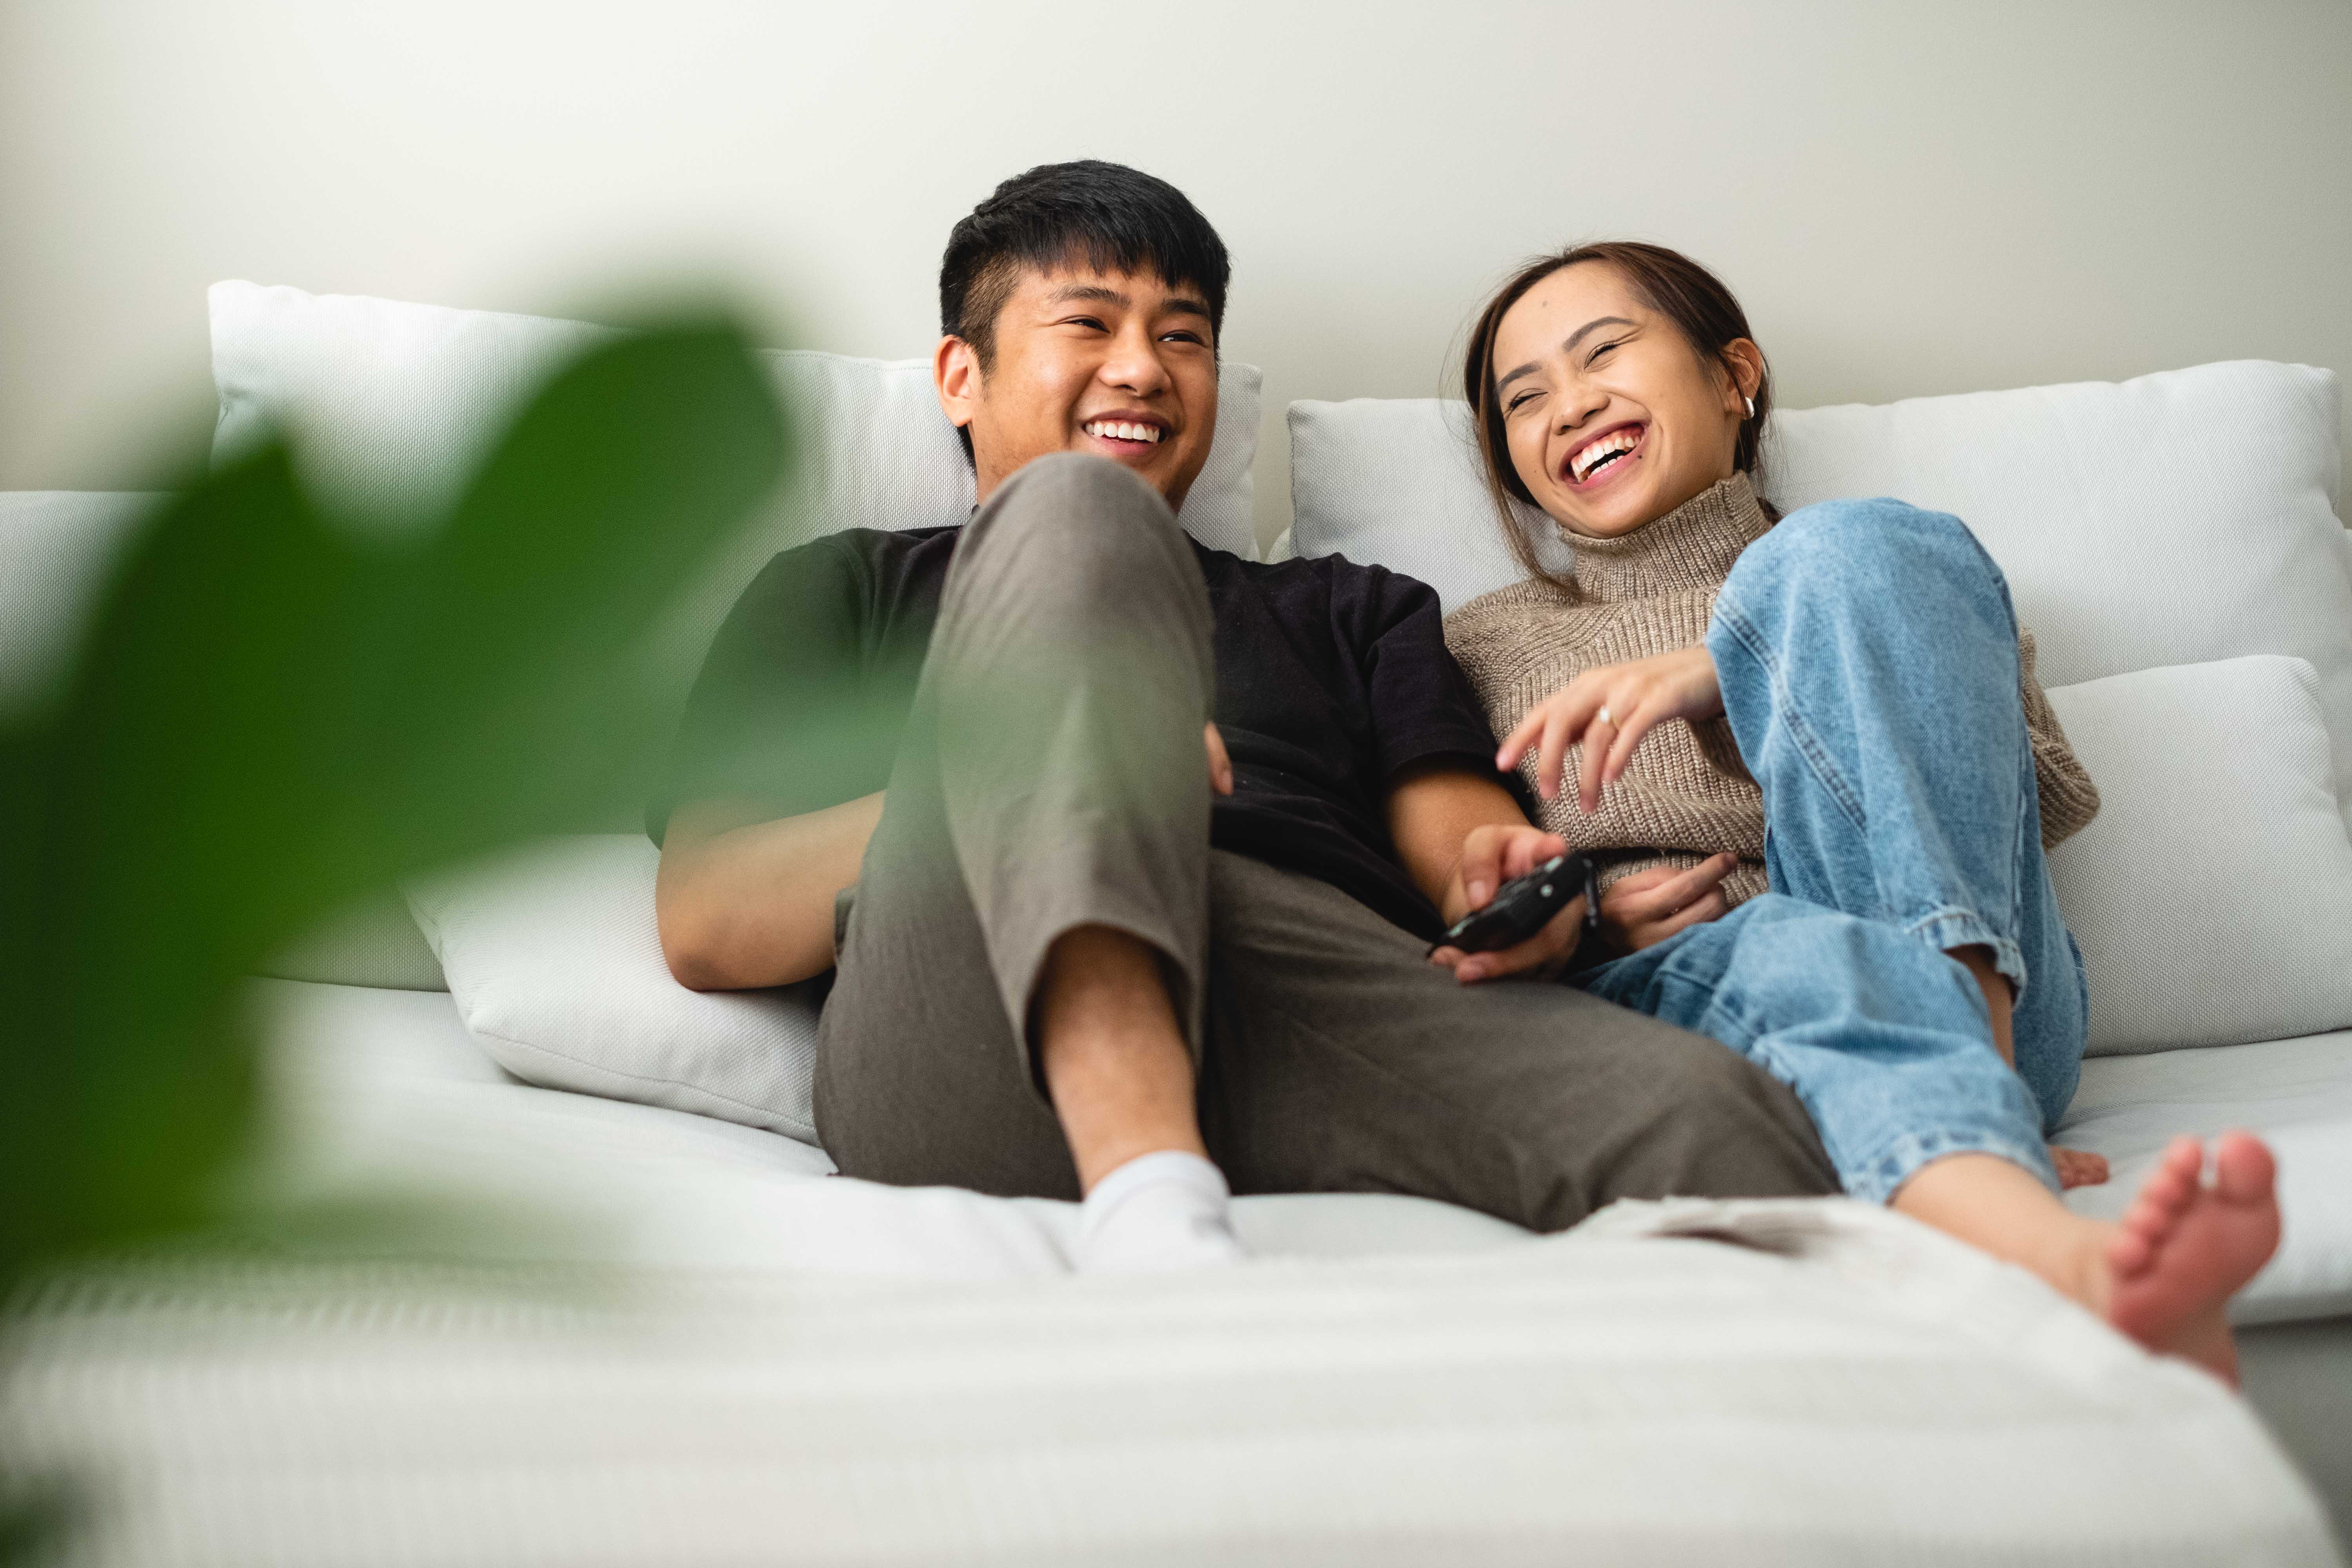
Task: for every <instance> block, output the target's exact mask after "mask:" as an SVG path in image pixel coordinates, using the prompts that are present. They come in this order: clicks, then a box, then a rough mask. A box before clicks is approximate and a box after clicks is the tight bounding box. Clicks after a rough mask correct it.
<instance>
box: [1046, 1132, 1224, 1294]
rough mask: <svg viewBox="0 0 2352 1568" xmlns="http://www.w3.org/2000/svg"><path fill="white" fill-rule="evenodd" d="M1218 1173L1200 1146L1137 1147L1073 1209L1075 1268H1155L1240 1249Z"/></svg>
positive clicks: (1196, 1262) (1216, 1258)
mask: <svg viewBox="0 0 2352 1568" xmlns="http://www.w3.org/2000/svg"><path fill="white" fill-rule="evenodd" d="M1245 1256H1246V1254H1244V1252H1243V1251H1242V1244H1241V1242H1240V1241H1239V1240H1238V1239H1236V1238H1235V1237H1234V1221H1233V1193H1232V1189H1230V1188H1229V1187H1227V1186H1226V1185H1225V1175H1224V1173H1223V1172H1222V1171H1220V1170H1218V1169H1217V1168H1216V1166H1214V1165H1213V1164H1211V1163H1209V1162H1208V1161H1206V1160H1203V1159H1202V1158H1201V1156H1199V1155H1198V1154H1186V1153H1182V1152H1179V1151H1177V1150H1173V1149H1165V1150H1162V1151H1160V1152H1159V1153H1156V1154H1141V1155H1138V1156H1137V1157H1136V1158H1134V1159H1132V1160H1129V1162H1128V1163H1126V1164H1124V1165H1121V1166H1119V1167H1118V1169H1117V1170H1115V1171H1113V1172H1111V1173H1110V1174H1108V1175H1107V1176H1105V1177H1104V1178H1103V1179H1102V1180H1101V1181H1099V1182H1097V1183H1096V1184H1095V1186H1094V1191H1092V1192H1090V1193H1088V1194H1087V1201H1086V1203H1085V1205H1083V1207H1082V1209H1081V1211H1080V1213H1079V1215H1078V1246H1077V1258H1076V1263H1077V1268H1078V1272H1079V1273H1081V1274H1158V1273H1165V1272H1169V1271H1172V1270H1175V1269H1180V1268H1213V1267H1215V1266H1217V1265H1219V1264H1223V1263H1238V1262H1240V1261H1241V1260H1242V1258H1244V1257H1245Z"/></svg>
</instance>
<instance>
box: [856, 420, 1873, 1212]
mask: <svg viewBox="0 0 2352 1568" xmlns="http://www.w3.org/2000/svg"><path fill="white" fill-rule="evenodd" d="M1210 637H1211V627H1210V614H1209V602H1208V595H1207V591H1206V589H1205V588H1204V587H1203V585H1202V580H1201V574H1200V568H1199V565H1198V563H1197V562H1196V560H1195V559H1194V557H1193V554H1192V549H1191V547H1190V545H1189V544H1188V543H1187V542H1186V541H1185V539H1184V536H1183V533H1182V532H1181V530H1180V529H1179V528H1178V526H1177V523H1176V519H1175V517H1174V514H1173V513H1171V511H1170V510H1169V508H1168V506H1167V504H1166V503H1165V502H1164V501H1163V500H1161V499H1160V496H1159V495H1158V494H1157V493H1156V492H1155V491H1153V490H1152V489H1150V488H1149V487H1148V486H1146V485H1145V484H1144V483H1142V482H1141V481H1140V480H1139V479H1136V478H1135V476H1133V475H1132V474H1129V473H1128V472H1127V471H1126V470H1124V469H1122V468H1118V467H1117V466H1116V465H1114V464H1111V463H1109V462H1107V461H1104V460H1102V459H1099V458H1086V457H1077V456H1062V457H1055V458H1045V459H1041V460H1040V461H1037V462H1034V463H1032V464H1030V465H1029V466H1028V467H1027V468H1024V469H1023V470H1022V471H1021V472H1020V473H1019V474H1017V475H1016V476H1014V477H1013V479H1011V480H1009V481H1007V482H1006V483H1005V484H1004V485H1003V487H1002V488H1001V489H999V490H998V492H997V493H996V494H995V495H994V496H993V497H992V498H991V500H990V501H989V504H988V505H987V506H986V507H984V508H982V510H981V511H980V513H979V515H978V516H977V517H976V518H975V519H974V520H973V521H972V522H971V524H970V525H969V526H967V527H966V529H965V530H964V532H963V535H962V537H961V540H960V541H959V542H958V544H957V547H956V552H955V557H954V560H953V562H952V563H951V564H950V567H949V569H948V575H947V582H946V584H945V587H944V590H943V594H942V597H941V601H940V613H939V619H938V622H937V624H936V626H935V628H934V630H933V632H932V636H931V643H930V648H929V655H928V657H927V659H926V662H925V664H924V667H923V671H922V676H921V679H920V682H919V688H918V691H917V696H916V699H915V705H914V710H913V712H912V713H911V715H910V716H909V718H908V724H907V728H906V731H905V735H904V739H903V741H902V742H901V744H900V749H899V752H898V761H897V763H896V766H895V768H894V771H893V772H892V773H891V775H890V782H889V785H888V790H887V795H886V797H885V803H884V807H883V813H882V820H881V824H880V826H878V827H877V829H876V831H875V834H874V837H873V839H872V841H871V842H870V843H869V844H868V846H867V847H866V858H865V862H864V864H863V866H862V868H861V869H860V872H859V877H858V881H857V884H856V887H855V888H854V889H851V890H850V891H849V892H846V893H845V894H844V895H843V897H842V900H841V902H840V905H839V909H838V911H837V919H836V922H835V948H836V951H837V953H838V967H837V972H836V978H835V985H834V989H833V993H832V995H831V997H830V998H829V999H828V1001H827V1002H826V1004H825V1008H824V1018H823V1023H822V1026H821V1031H820V1047H819V1052H818V1057H817V1068H816V1119H817V1130H818V1132H819V1134H820V1136H821V1137H822V1138H823V1140H824V1146H825V1149H826V1150H827V1152H830V1153H831V1154H832V1156H833V1158H834V1161H835V1163H836V1164H837V1165H838V1166H839V1167H840V1169H841V1171H842V1172H843V1173H844V1174H846V1175H851V1176H863V1177H867V1178H870V1179H873V1180H876V1181H882V1182H891V1183H897V1184H904V1185H925V1184H951V1185H955V1186H962V1187H972V1188H977V1189H978V1190H980V1191H982V1192H985V1193H996V1194H1005V1195H1009V1196H1034V1197H1054V1198H1075V1197H1076V1196H1077V1195H1078V1184H1077V1175H1076V1169H1075V1167H1074V1166H1073V1164H1072V1163H1071V1158H1070V1152H1069V1146H1068V1144H1067V1143H1066V1142H1065V1141H1064V1138H1063V1135H1062V1131H1061V1127H1060V1124H1059V1123H1058V1122H1057V1121H1055V1115H1054V1111H1053V1108H1052V1106H1051V1105H1050V1104H1049V1103H1048V1102H1047V1100H1046V1099H1045V1093H1044V1091H1043V1089H1042V1088H1041V1087H1040V1079H1039V1078H1038V1075H1037V1073H1036V1071H1035V1068H1034V1061H1033V1060H1032V1056H1031V1052H1032V1047H1033V1045H1034V1041H1033V1040H1032V1038H1031V1034H1030V1029H1029V1015H1030V1006H1031V1002H1032V996H1031V992H1032V988H1033V986H1034V982H1035V980H1036V976H1037V974H1038V972H1039V969H1040V967H1041V965H1042V963H1043V961H1044V959H1045V952H1046V950H1047V949H1048V948H1049V947H1051V946H1052V944H1053V942H1055V939H1056V938H1058V937H1059V936H1061V935H1062V934H1063V933H1064V932H1066V931H1071V930H1073V929H1075V928H1076V927H1079V926H1085V925H1103V926H1110V927H1116V928H1118V929H1119V930H1122V931H1128V932H1130V933H1131V934H1133V935H1135V936H1137V937H1139V938H1140V939H1141V940H1142V941H1144V942H1147V943H1149V944H1150V946H1151V947H1152V948H1153V949H1155V950H1156V951H1157V952H1159V954H1160V959H1161V963H1162V965H1163V967H1164V970H1165V972H1166V974H1167V977H1168V982H1169V988H1170V994H1171V997H1172V998H1173V999H1174V1000H1175V1003H1176V1007H1177V1013H1178V1016H1179V1017H1180V1018H1181V1021H1182V1024H1183V1026H1184V1028H1185V1031H1186V1034H1187V1037H1188V1039H1189V1041H1190V1044H1191V1046H1192V1052H1193V1060H1194V1063H1195V1066H1196V1068H1197V1070H1198V1083H1199V1102H1200V1112H1201V1130H1202V1136H1203V1137H1204V1139H1205V1140H1206V1142H1207V1144H1208V1149H1209V1153H1210V1156H1211V1157H1212V1158H1213V1159H1214V1160H1215V1161H1216V1163H1218V1165H1219V1166H1220V1167H1222V1168H1223V1171H1224V1173H1225V1176H1226V1179H1227V1180H1228V1181H1229V1182H1230V1183H1231V1184H1232V1185H1233V1187H1234V1191H1235V1192H1237V1193H1267V1192H1380V1193H1406V1194H1414V1195H1417V1196H1421V1197H1430V1198H1440V1199H1444V1200H1445V1201H1447V1202H1450V1203H1455V1204H1461V1205H1466V1206H1468V1207H1470V1208H1475V1209H1479V1210H1482V1211H1484V1212H1486V1213H1487V1214H1491V1215H1497V1216H1499V1217H1501V1218H1503V1219H1507V1220H1512V1221H1515V1222H1517V1223H1518V1224H1520V1225H1524V1226H1530V1227H1532V1228H1534V1229H1537V1230H1540V1231H1553V1230H1560V1229H1564V1228H1566V1227H1567V1226H1570V1225H1573V1224H1575V1223H1576V1222H1577V1221H1578V1220H1579V1219H1581V1218H1582V1217H1583V1216H1584V1215H1587V1214H1590V1213H1591V1211H1592V1210H1594V1209H1596V1208H1598V1207H1600V1206H1601V1205H1605V1204H1607V1203H1610V1202H1611V1201H1612V1200H1614V1199H1617V1198H1621V1197H1660V1196H1664V1195H1666V1194H1677V1193H1681V1194H1706V1195H1713V1196H1735V1195H1785V1194H1821V1193H1830V1192H1834V1191H1836V1190H1837V1189H1836V1179H1835V1177H1834V1175H1833V1174H1832V1171H1831V1167H1830V1164H1829V1161H1828V1158H1827V1157H1826V1155H1825V1154H1824V1153H1823V1152H1822V1146H1821V1141H1820V1139H1819V1138H1818V1136H1817V1135H1816V1134H1815V1133H1814V1131H1813V1128H1812V1124H1811V1121H1809V1120H1808V1119H1807V1118H1806V1115H1805V1112H1804V1110H1803V1108H1802V1107H1801V1105H1800V1104H1799V1103H1798V1101H1797V1100H1796V1097H1795V1096H1794V1095H1792V1094H1791V1093H1790V1091H1789V1090H1788V1089H1786V1088H1784V1087H1783V1086H1782V1085H1780V1083H1779V1082H1777V1081H1776V1080H1774V1079H1771V1078H1770V1077H1769V1076H1768V1075H1767V1074H1765V1073H1764V1072H1762V1071H1761V1070H1759V1068H1755V1067H1753V1066H1751V1065H1750V1064H1749V1063H1748V1061H1746V1060H1745V1059H1744V1058H1741V1057H1740V1056H1739V1055H1738V1054H1737V1053H1736V1052H1734V1051H1732V1050H1730V1049H1729V1048H1728V1047H1724V1046H1722V1045H1718V1044H1717V1043H1716V1042H1715V1041H1713V1040H1710V1039H1706V1038H1705V1037H1701V1036H1697V1035H1693V1034H1688V1033H1685V1032H1684V1031H1682V1030H1679V1029H1676V1028H1674V1027H1671V1026H1667V1025H1664V1024H1660V1023H1657V1022H1655V1021H1654V1020H1652V1019H1650V1018H1647V1017H1644V1016H1642V1015H1640V1014H1638V1013H1634V1012H1633V1011H1631V1010H1629V1009H1626V1008H1623V1007H1620V1006H1617V1005H1613V1004H1611V1003H1607V1002H1602V1001H1600V1000H1597V999H1595V998H1593V997H1590V996H1587V995H1585V994H1583V993H1581V992H1580V991H1576V990H1574V989H1572V988H1570V987H1569V986H1566V985H1559V984H1543V983H1540V982H1532V981H1502V982H1488V983H1486V984H1479V985H1468V986H1465V985H1463V984H1459V983H1457V982H1456V981H1455V980H1454V978H1453V976H1452V975H1450V974H1448V973H1445V972H1444V970H1442V969H1438V968H1435V967H1433V966H1432V965H1431V964H1430V963H1428V961H1427V958H1426V956H1425V944H1424V943H1423V942H1420V941H1419V940H1417V939H1415V938H1414V937H1413V936H1412V935H1411V934H1410V933H1408V932H1406V931H1402V930H1400V929H1398V928H1397V927H1396V926H1394V925H1391V924H1390V923H1389V922H1388V921H1386V920H1383V919H1382V918H1381V916H1379V915H1377V914H1374V913H1373V912H1372V911H1371V910H1370V909H1368V908H1366V907H1365V906H1364V905H1362V904H1360V903H1359V902H1357V901H1356V900H1354V899H1352V898H1350V897H1349V896H1348V895H1347V894H1345V893H1343V892H1341V891H1339V889H1336V888H1333V887H1331V886H1329V885H1328V884H1327V883H1325V882H1322V881H1320V880H1318V879H1315V878H1313V877H1309V876H1306V875H1304V874H1301V873H1298V872H1294V871H1287V870H1283V869H1280V868H1276V867H1273V866H1269V865H1266V864H1265V863H1263V862H1260V861H1257V860H1255V859H1251V858H1246V857H1244V856H1240V855H1235V854H1231V853H1228V852H1226V851H1223V850H1218V849H1212V848H1211V847H1209V812H1210V800H1211V786H1210V783H1209V775H1208V763H1207V759H1206V754H1205V752H1204V750H1203V746H1202V726H1203V725H1204V724H1205V723H1206V722H1207V721H1208V720H1209V718H1210V714H1211V709H1212V706H1213V699H1214V695H1215V691H1216V671H1215V665H1214V658H1213V651H1212V646H1211V640H1210Z"/></svg>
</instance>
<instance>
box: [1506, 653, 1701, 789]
mask: <svg viewBox="0 0 2352 1568" xmlns="http://www.w3.org/2000/svg"><path fill="white" fill-rule="evenodd" d="M1722 711H1723V687H1722V684H1721V683H1720V682H1719V681H1717V679H1716V675H1715V659H1714V658H1713V657H1712V656H1711V655H1709V654H1708V653H1707V651H1706V648H1705V647H1685V648H1677V649H1676V650H1675V651H1674V652H1673V653H1662V654H1659V655H1657V656H1655V657H1654V658H1637V659H1635V660H1633V662H1632V663H1631V664H1612V665H1608V666H1605V667H1603V668H1600V669H1588V670H1586V671H1585V672H1584V673H1583V674H1582V675H1580V676H1578V677H1577V678H1576V679H1574V680H1571V681H1570V682H1569V683H1568V684H1567V685H1566V686H1563V687H1561V688H1560V689H1559V690H1558V691H1555V692H1553V693H1552V694H1551V695H1550V696H1549V697H1547V698H1545V699H1544V700H1542V701H1541V702H1538V703H1537V704H1536V705H1535V706H1534V707H1533V708H1531V709H1529V710H1528V716H1527V717H1526V718H1524V719H1522V720H1520V721H1519V725H1518V728H1517V729H1516V730H1513V731H1511V732H1510V733H1509V734H1508V735H1507V736H1505V737H1504V738H1503V746H1502V749H1501V750H1500V751H1498V752H1496V753H1495V765H1496V767H1498V768H1501V769H1502V770H1503V771H1504V772H1506V773H1508V772H1509V771H1510V770H1512V769H1513V768H1516V767H1517V766H1518V765H1519V759H1520V758H1521V757H1523V756H1525V755H1527V753H1528V748H1529V747H1530V746H1534V747H1537V748H1538V751H1537V756H1536V790H1537V793H1538V794H1539V795H1542V796H1543V797H1544V799H1546V800H1551V799H1553V798H1555V797H1556V796H1558V795H1559V785H1560V777H1559V775H1560V764H1561V760H1562V759H1563V758H1565V757H1566V756H1567V755H1568V749H1569V747H1570V746H1572V745H1574V744H1576V743H1577V742H1579V741H1581V742H1584V764H1583V766H1582V767H1580V769H1579V770H1578V771H1577V781H1576V804H1577V805H1578V806H1579V807H1580V808H1581V809H1582V810H1584V811H1586V812H1592V811H1597V810H1599V809H1600V806H1601V786H1602V785H1604V784H1615V783H1616V782H1617V778H1618V775H1619V774H1621V773H1623V772H1624V771H1625V764H1626V763H1629V762H1631V761H1632V760H1633V748H1634V747H1635V746H1638V745H1640V744H1641V743H1642V737H1643V736H1644V735H1646V734H1648V733H1649V732H1650V731H1651V730H1652V729H1653V728H1654V726H1656V725H1659V724H1663V723H1664V722H1666V721H1668V720H1672V719H1712V718H1715V717H1716V716H1717V715H1718V714H1720V713H1721V712H1722ZM1603 713H1606V714H1607V715H1608V717H1607V718H1605V719H1604V718H1602V717H1601V715H1602V714H1603Z"/></svg>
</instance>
